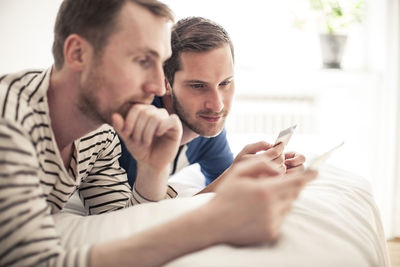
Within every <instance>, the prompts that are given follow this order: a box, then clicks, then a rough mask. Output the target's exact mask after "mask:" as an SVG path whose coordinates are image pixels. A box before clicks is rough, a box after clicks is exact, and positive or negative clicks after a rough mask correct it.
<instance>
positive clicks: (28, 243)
mask: <svg viewBox="0 0 400 267" xmlns="http://www.w3.org/2000/svg"><path fill="white" fill-rule="evenodd" d="M50 73H51V70H50V69H49V70H46V71H40V70H31V71H24V72H20V73H17V74H12V75H5V76H2V77H0V112H1V117H0V266H88V264H89V263H88V259H89V257H88V256H89V250H90V247H89V246H88V247H79V248H75V249H73V250H65V249H64V248H63V247H61V244H60V239H59V237H58V236H57V233H56V231H55V227H54V221H53V219H52V214H54V213H57V212H59V211H60V210H61V209H62V208H63V206H64V205H65V203H66V202H67V201H68V199H69V197H70V196H71V195H72V194H73V193H74V192H75V191H76V190H78V193H79V196H80V197H81V199H82V201H83V203H84V205H85V208H86V209H87V210H88V212H89V214H100V213H104V212H109V211H114V210H118V209H122V208H124V207H127V206H132V205H134V204H138V203H143V202H147V201H148V200H146V199H145V198H143V197H141V196H140V194H139V193H138V192H136V191H135V190H134V189H133V190H132V189H131V188H130V186H129V185H128V183H127V178H126V173H125V170H124V169H122V168H121V167H120V165H119V163H118V157H119V156H120V154H121V148H120V143H119V139H118V136H117V135H116V133H115V131H114V130H113V129H112V128H111V127H110V126H108V125H102V126H101V127H100V128H99V129H97V130H95V131H93V132H91V133H89V134H88V135H86V136H85V137H83V138H81V139H79V140H76V141H75V142H74V151H73V155H72V160H71V163H70V165H69V166H68V168H66V167H65V166H64V163H63V160H62V158H61V155H60V151H59V150H58V147H57V144H56V141H55V138H54V133H53V131H52V128H51V121H50V116H49V107H48V102H47V90H48V87H49V80H50ZM175 196H176V192H175V191H174V190H173V189H172V188H171V187H169V188H168V192H167V195H166V198H169V197H175Z"/></svg>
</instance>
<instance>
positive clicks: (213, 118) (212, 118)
mask: <svg viewBox="0 0 400 267" xmlns="http://www.w3.org/2000/svg"><path fill="white" fill-rule="evenodd" d="M199 117H200V118H202V119H203V120H205V121H207V122H214V123H215V122H218V121H219V120H220V119H221V118H222V116H208V115H199Z"/></svg>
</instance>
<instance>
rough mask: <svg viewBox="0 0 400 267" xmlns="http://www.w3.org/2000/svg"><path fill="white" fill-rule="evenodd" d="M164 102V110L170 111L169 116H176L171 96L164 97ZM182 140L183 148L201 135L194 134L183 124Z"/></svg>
mask: <svg viewBox="0 0 400 267" xmlns="http://www.w3.org/2000/svg"><path fill="white" fill-rule="evenodd" d="M162 102H163V105H164V108H165V109H166V110H167V111H168V113H169V114H175V113H176V112H175V109H174V107H173V105H172V100H171V96H170V95H165V96H163V97H162ZM182 130H183V131H182V139H181V146H182V145H186V144H187V143H189V142H190V141H192V140H193V139H195V138H196V137H198V136H199V135H198V134H197V133H195V132H193V131H192V130H191V129H189V128H188V127H187V126H186V125H185V124H183V123H182Z"/></svg>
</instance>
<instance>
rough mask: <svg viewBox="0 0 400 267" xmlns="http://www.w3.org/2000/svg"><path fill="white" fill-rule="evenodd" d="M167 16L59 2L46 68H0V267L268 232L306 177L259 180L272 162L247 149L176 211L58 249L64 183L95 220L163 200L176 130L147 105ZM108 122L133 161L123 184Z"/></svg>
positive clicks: (112, 257)
mask: <svg viewBox="0 0 400 267" xmlns="http://www.w3.org/2000/svg"><path fill="white" fill-rule="evenodd" d="M171 20H172V15H171V12H170V10H169V9H168V7H166V6H165V5H164V4H162V3H160V2H158V1H156V0H64V2H63V3H62V5H61V7H60V10H59V13H58V15H57V20H56V26H55V31H54V32H55V40H54V44H53V55H54V59H55V63H54V66H53V67H51V68H49V69H48V70H44V71H43V70H29V71H23V72H20V73H16V74H9V75H4V76H0V108H1V109H0V110H1V112H2V113H1V117H0V166H1V168H0V170H1V171H0V226H1V227H0V266H161V265H163V264H165V263H167V262H169V261H171V260H173V259H175V258H177V257H180V256H182V255H185V254H187V253H190V252H193V251H197V250H201V249H204V248H206V247H209V246H212V245H216V244H222V243H228V244H233V245H248V244H256V243H261V242H271V241H274V240H276V239H277V237H278V235H279V232H280V228H281V225H282V222H283V219H284V218H285V215H286V214H287V212H288V211H289V209H290V207H291V205H292V203H293V201H294V200H295V199H296V197H297V195H298V194H299V192H300V191H301V189H302V187H303V186H304V185H305V184H306V183H307V182H309V181H311V180H313V179H314V178H315V177H316V173H315V172H311V171H309V172H308V171H306V172H303V171H299V172H295V173H292V174H290V175H281V176H282V177H284V179H268V178H269V177H271V176H277V175H279V174H280V171H279V167H278V165H277V164H276V163H273V162H270V161H268V162H267V161H265V160H263V159H262V158H261V157H257V156H255V157H252V158H248V159H246V160H243V161H242V162H240V163H238V164H236V166H235V167H234V168H232V169H230V171H229V172H228V173H227V174H226V177H225V179H224V180H225V181H226V184H223V185H221V186H220V187H218V188H217V190H216V191H217V194H216V195H215V197H213V198H211V199H210V200H209V201H208V202H206V203H204V204H203V205H201V206H199V207H196V208H194V209H193V210H191V211H189V212H186V213H184V214H182V215H180V216H179V217H176V218H174V219H172V220H170V221H168V222H165V223H162V224H160V225H157V226H153V227H150V228H148V229H147V230H144V231H141V232H138V233H136V234H134V235H132V236H127V237H125V238H122V239H118V240H113V241H110V242H104V243H95V244H93V245H86V246H81V247H73V248H70V249H67V248H65V247H63V246H62V245H61V242H60V236H59V235H58V234H57V232H56V228H55V221H54V219H53V216H52V215H53V214H55V213H58V212H60V210H61V209H62V208H63V207H64V205H65V203H66V202H67V200H68V199H69V197H70V195H71V194H72V193H73V192H74V191H75V190H77V191H78V193H79V195H80V197H81V200H82V202H83V203H84V205H85V207H86V209H87V210H88V212H89V214H97V216H100V217H101V216H102V215H101V214H102V213H106V212H112V211H115V210H118V209H122V208H126V207H129V206H132V205H135V204H140V203H143V202H148V201H159V200H161V199H163V198H165V197H170V196H174V192H173V190H170V189H169V188H168V186H167V179H168V177H169V164H170V162H171V161H172V160H173V158H174V157H175V155H176V153H177V150H178V147H179V143H180V140H181V137H182V126H181V123H180V121H179V119H178V117H177V116H176V115H174V114H172V115H170V114H168V113H167V112H166V111H165V110H162V109H157V108H155V107H154V106H152V105H150V103H151V101H152V99H153V97H154V96H155V95H156V96H161V95H164V94H165V87H164V73H163V63H164V61H165V60H166V59H168V58H169V57H170V54H171V48H170V35H171V30H170V27H169V24H170V21H171ZM110 124H111V125H113V126H114V128H115V129H116V130H117V131H118V133H119V135H120V136H121V137H122V138H124V142H125V145H126V148H127V149H128V151H129V152H130V153H132V156H134V157H135V159H137V162H138V171H137V178H136V183H135V188H131V187H130V186H129V185H128V183H127V177H126V173H125V171H124V170H123V169H122V168H121V167H120V165H119V163H118V157H119V155H120V145H119V138H118V136H117V134H116V132H115V131H114V129H113V128H112V127H111V126H110ZM256 178H257V179H256ZM223 183H224V182H223ZM133 209H134V207H133ZM238 214H240V215H241V216H237V215H238ZM209 222H213V225H212V227H210V225H209V224H208V223H209ZM132 223H135V222H132ZM115 231H118V229H115ZM99 234H100V235H101V233H99ZM82 238H83V239H84V240H86V239H87V237H85V236H83V237H82ZM154 255H156V256H154Z"/></svg>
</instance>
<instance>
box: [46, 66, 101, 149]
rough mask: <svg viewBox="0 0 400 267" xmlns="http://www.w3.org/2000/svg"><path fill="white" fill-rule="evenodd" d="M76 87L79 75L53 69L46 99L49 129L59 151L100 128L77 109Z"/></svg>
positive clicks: (77, 88)
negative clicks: (52, 133)
mask: <svg viewBox="0 0 400 267" xmlns="http://www.w3.org/2000/svg"><path fill="white" fill-rule="evenodd" d="M78 86H79V75H77V74H75V73H72V72H70V71H68V70H61V71H56V70H55V69H54V67H53V70H52V74H51V77H50V87H49V89H48V91H47V97H48V104H49V110H50V118H51V127H52V130H53V132H54V135H55V139H56V142H57V146H58V148H59V150H60V151H63V150H64V149H65V148H67V147H68V146H71V144H72V143H73V142H74V141H75V140H76V139H79V138H80V137H82V136H84V135H85V134H87V133H89V132H90V131H93V130H95V129H96V128H97V127H99V126H100V125H99V124H98V123H94V122H93V121H91V120H89V119H88V118H87V117H86V116H85V115H84V114H82V112H80V111H79V109H78V108H77V104H76V103H77V96H78V90H79V87H78Z"/></svg>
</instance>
